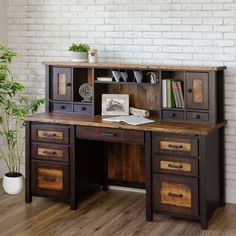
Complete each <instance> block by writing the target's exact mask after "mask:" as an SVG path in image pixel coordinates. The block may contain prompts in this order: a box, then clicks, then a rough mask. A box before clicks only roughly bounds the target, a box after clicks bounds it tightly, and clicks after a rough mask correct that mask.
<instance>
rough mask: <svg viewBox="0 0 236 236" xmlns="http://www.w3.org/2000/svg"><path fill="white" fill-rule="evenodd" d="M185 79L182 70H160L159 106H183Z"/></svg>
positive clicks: (180, 107)
mask: <svg viewBox="0 0 236 236" xmlns="http://www.w3.org/2000/svg"><path fill="white" fill-rule="evenodd" d="M184 91H185V79H184V72H183V71H162V74H161V107H162V108H164V109H166V108H168V109H169V108H178V109H184V108H185V94H184Z"/></svg>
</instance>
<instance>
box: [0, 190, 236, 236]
mask: <svg viewBox="0 0 236 236" xmlns="http://www.w3.org/2000/svg"><path fill="white" fill-rule="evenodd" d="M235 222H236V205H233V204H227V205H226V207H225V208H219V209H218V210H217V211H216V212H215V214H214V215H213V217H212V219H211V221H210V223H209V228H208V230H201V228H200V224H199V222H197V221H191V220H183V219H177V218H172V217H167V216H161V215H155V216H154V220H153V222H147V221H146V220H145V194H143V193H133V192H124V191H118V190H109V191H107V192H102V191H101V192H99V193H97V194H95V195H94V196H91V197H90V198H88V199H87V200H85V201H83V202H81V203H80V204H79V208H78V210H76V211H71V210H70V207H69V204H68V203H60V202H55V201H53V200H49V199H44V198H38V197H34V198H33V202H32V203H31V204H26V203H25V202H24V194H23V193H22V194H20V195H17V196H10V195H7V194H5V193H4V192H3V190H2V188H1V187H0V235H1V236H9V235H11V236H51V235H53V236H54V235H56V236H65V235H66V236H157V235H158V236H162V235H163V236H189V235H190V236H222V235H224V236H235V235H236V224H235Z"/></svg>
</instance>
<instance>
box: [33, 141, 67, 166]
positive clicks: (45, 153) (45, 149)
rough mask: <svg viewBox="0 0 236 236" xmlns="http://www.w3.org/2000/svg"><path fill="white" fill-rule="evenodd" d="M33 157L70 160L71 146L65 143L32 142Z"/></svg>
mask: <svg viewBox="0 0 236 236" xmlns="http://www.w3.org/2000/svg"><path fill="white" fill-rule="evenodd" d="M32 159H36V160H37V159H38V160H50V161H63V162H68V161H69V147H68V146H65V145H55V144H44V143H32Z"/></svg>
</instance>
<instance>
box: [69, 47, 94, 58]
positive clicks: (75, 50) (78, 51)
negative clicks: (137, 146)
mask: <svg viewBox="0 0 236 236" xmlns="http://www.w3.org/2000/svg"><path fill="white" fill-rule="evenodd" d="M89 49H90V47H89V45H88V44H86V43H80V44H76V43H72V45H71V46H70V47H69V51H71V52H72V60H73V61H78V62H87V61H88V51H89Z"/></svg>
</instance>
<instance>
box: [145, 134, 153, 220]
mask: <svg viewBox="0 0 236 236" xmlns="http://www.w3.org/2000/svg"><path fill="white" fill-rule="evenodd" d="M151 142H152V140H151V132H145V164H146V167H145V176H146V220H147V221H152V220H153V209H152V159H151V155H152V151H151Z"/></svg>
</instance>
